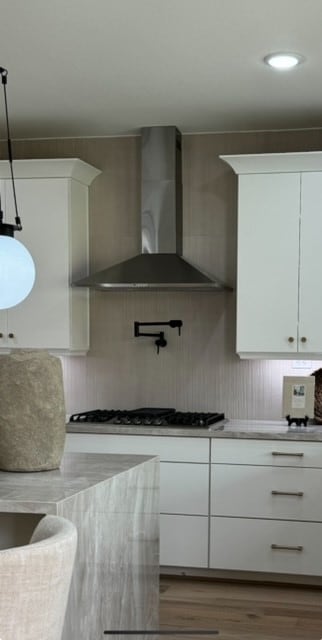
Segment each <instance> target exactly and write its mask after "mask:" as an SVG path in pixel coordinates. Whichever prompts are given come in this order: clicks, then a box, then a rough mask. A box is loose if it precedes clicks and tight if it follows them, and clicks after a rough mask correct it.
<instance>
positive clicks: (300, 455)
mask: <svg viewBox="0 0 322 640" xmlns="http://www.w3.org/2000/svg"><path fill="white" fill-rule="evenodd" d="M272 456H292V457H293V458H303V456H304V453H293V451H272Z"/></svg>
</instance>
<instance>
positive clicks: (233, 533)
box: [66, 434, 322, 581]
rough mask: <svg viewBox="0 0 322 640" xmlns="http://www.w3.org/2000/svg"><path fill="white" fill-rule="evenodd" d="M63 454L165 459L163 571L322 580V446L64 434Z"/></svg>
mask: <svg viewBox="0 0 322 640" xmlns="http://www.w3.org/2000/svg"><path fill="white" fill-rule="evenodd" d="M209 447H210V448H211V455H209ZM66 451H88V452H97V453H121V454H126V453H129V454H141V455H144V454H155V455H158V456H159V457H160V513H161V515H160V564H161V566H163V567H175V568H178V569H180V568H185V569H187V568H189V567H191V568H193V569H194V570H197V569H198V568H199V569H200V570H203V571H202V575H204V570H207V569H212V570H215V571H216V570H217V571H228V572H229V571H234V572H235V571H243V572H248V573H254V572H257V573H265V574H271V575H276V576H280V577H279V579H280V580H281V581H282V580H283V577H282V574H285V575H288V576H312V577H316V576H319V577H322V491H321V487H322V443H321V442H316V443H315V442H300V441H286V440H285V441H279V440H252V439H242V438H240V439H238V438H189V437H171V436H166V437H164V436H141V435H133V436H131V435H124V436H122V435H114V434H113V435H112V434H106V435H100V434H93V435H90V434H67V440H66ZM209 573H211V572H209ZM284 580H285V578H284ZM296 580H297V581H298V578H296Z"/></svg>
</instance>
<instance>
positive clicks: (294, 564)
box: [210, 518, 322, 576]
mask: <svg viewBox="0 0 322 640" xmlns="http://www.w3.org/2000/svg"><path fill="white" fill-rule="evenodd" d="M272 545H273V546H272ZM210 567H211V568H213V569H227V570H234V571H265V572H268V573H286V574H287V573H289V574H297V575H308V576H309V575H315V576H322V524H315V523H312V522H309V523H308V522H287V521H278V520H256V519H243V518H211V536H210Z"/></svg>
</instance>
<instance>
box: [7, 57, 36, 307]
mask: <svg viewBox="0 0 322 640" xmlns="http://www.w3.org/2000/svg"><path fill="white" fill-rule="evenodd" d="M0 74H1V82H2V86H3V93H4V105H5V115H6V126H7V146H8V160H9V166H10V175H11V185H12V193H13V201H14V208H15V224H8V223H7V222H4V221H3V211H2V205H1V194H0V309H9V308H10V307H14V306H15V305H17V304H19V302H22V301H23V300H24V299H25V298H26V297H27V296H28V295H29V293H30V291H31V289H32V288H33V286H34V282H35V265H34V261H33V259H32V257H31V255H30V253H29V251H28V250H27V249H26V247H25V246H24V245H23V244H22V243H21V242H19V241H18V240H16V239H15V238H14V232H15V231H21V229H22V225H21V219H20V217H19V215H18V206H17V198H16V188H15V180H14V175H13V166H12V151H11V139H10V130H9V117H8V104H7V91H6V87H7V76H8V71H7V69H4V68H3V67H0Z"/></svg>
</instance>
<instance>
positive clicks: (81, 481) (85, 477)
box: [0, 453, 153, 513]
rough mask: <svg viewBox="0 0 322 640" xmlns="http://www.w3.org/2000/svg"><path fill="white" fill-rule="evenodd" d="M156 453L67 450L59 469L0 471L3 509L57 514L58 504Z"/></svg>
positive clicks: (0, 499) (0, 510)
mask: <svg viewBox="0 0 322 640" xmlns="http://www.w3.org/2000/svg"><path fill="white" fill-rule="evenodd" d="M152 459H153V456H143V455H123V454H121V455H116V454H101V453H99V454H97V453H65V455H64V456H63V459H62V463H61V466H60V468H59V469H55V470H53V471H37V472H35V473H30V472H28V473H21V472H19V473H15V472H7V471H0V512H13V511H14V512H18V511H21V512H29V513H51V512H52V513H54V512H55V511H56V508H57V505H60V504H62V503H63V502H64V501H66V500H68V499H69V498H72V497H74V496H76V495H77V494H79V493H81V492H85V491H86V490H87V489H90V488H91V487H94V486H95V485H98V484H100V483H101V482H103V481H106V480H111V479H113V478H115V476H118V475H120V474H122V473H123V472H126V471H129V470H131V469H133V468H134V467H136V466H138V465H140V464H142V463H144V462H147V461H149V460H152Z"/></svg>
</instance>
